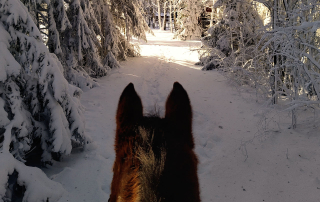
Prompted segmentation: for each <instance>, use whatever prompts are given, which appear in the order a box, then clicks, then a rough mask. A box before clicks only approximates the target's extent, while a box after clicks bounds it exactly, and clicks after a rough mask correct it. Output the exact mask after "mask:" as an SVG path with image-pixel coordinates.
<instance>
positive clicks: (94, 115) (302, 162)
mask: <svg viewBox="0 0 320 202" xmlns="http://www.w3.org/2000/svg"><path fill="white" fill-rule="evenodd" d="M155 34H156V37H153V36H148V39H149V42H148V43H147V44H146V43H144V42H140V43H141V46H140V47H141V55H142V56H141V57H138V58H129V59H128V61H125V62H122V63H121V65H122V68H120V69H115V70H112V71H111V72H110V74H109V75H108V76H107V77H105V78H102V79H99V83H100V85H101V86H100V87H97V88H94V89H92V90H90V91H88V92H85V93H84V94H83V96H82V103H83V105H84V106H85V108H86V112H85V118H86V128H87V133H88V134H89V135H91V136H92V138H93V140H94V143H93V144H90V145H89V146H88V148H87V149H86V151H84V152H80V151H79V152H76V151H75V152H74V153H73V154H72V155H71V156H69V157H67V158H64V159H63V161H62V162H57V163H55V165H54V166H52V167H51V168H50V169H49V170H47V171H46V173H47V174H48V175H49V176H51V178H52V179H54V180H55V181H58V182H60V183H61V184H62V185H63V187H64V188H65V190H66V193H65V194H64V195H63V197H62V198H61V200H60V201H107V200H108V198H109V194H110V183H111V180H112V164H113V161H114V156H115V154H114V150H113V144H114V135H115V112H116V107H117V103H118V99H119V96H120V94H121V92H122V90H123V89H124V87H125V86H126V85H127V84H128V83H129V82H132V83H133V84H134V86H135V89H136V91H137V92H138V94H139V95H140V97H141V99H142V102H143V106H144V112H145V113H148V112H150V111H152V110H154V107H155V105H156V106H157V107H158V109H160V114H161V115H163V114H164V104H165V101H166V98H167V96H168V94H169V92H170V90H171V89H172V85H173V82H175V81H178V82H180V83H181V84H182V85H183V86H184V88H185V89H186V90H187V92H188V94H189V97H190V99H191V104H192V107H193V117H194V119H193V133H194V138H195V143H196V153H197V155H198V158H199V160H200V165H199V170H198V175H199V179H200V186H201V190H200V191H201V199H202V201H204V202H207V201H219V202H220V201H226V202H231V201H239V202H242V201H243V202H257V201H271V202H276V201H281V202H286V201H288V202H289V201H290V202H295V201H296V202H298V201H319V200H320V158H319V156H320V152H319V144H320V139H319V137H318V136H316V135H314V136H313V135H309V136H308V137H306V136H304V135H301V133H299V132H297V131H292V130H288V129H283V130H281V131H280V132H274V133H271V134H270V133H269V134H268V135H263V136H260V137H259V138H256V139H255V140H254V141H253V142H252V143H250V144H247V145H246V147H244V146H242V147H241V145H242V143H243V142H244V141H247V140H250V139H252V138H253V137H254V135H256V134H257V132H258V126H259V124H260V123H259V120H260V119H259V117H257V116H256V114H257V112H258V110H259V104H257V103H255V99H254V97H253V98H252V99H251V98H250V95H246V96H243V94H240V93H239V92H238V90H237V89H236V88H235V87H232V86H231V85H229V84H228V82H227V81H226V79H225V78H224V77H223V76H221V75H220V74H219V73H218V72H216V71H209V72H204V71H201V70H200V69H199V68H200V67H198V66H195V65H193V64H194V63H195V62H197V60H198V57H197V52H196V51H190V49H191V48H195V47H198V46H199V45H200V43H199V42H198V41H188V42H183V41H176V40H172V39H171V38H172V35H171V33H168V32H160V31H155ZM284 124H286V123H284ZM245 154H248V156H247V157H248V158H247V157H246V155H245Z"/></svg>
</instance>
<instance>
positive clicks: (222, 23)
mask: <svg viewBox="0 0 320 202" xmlns="http://www.w3.org/2000/svg"><path fill="white" fill-rule="evenodd" d="M214 7H215V8H218V9H217V10H218V11H217V13H216V24H214V25H213V26H212V27H210V28H209V30H208V31H207V32H208V36H206V37H204V38H202V40H201V41H202V43H203V51H202V53H201V55H200V61H201V63H202V64H203V65H204V68H203V69H205V70H208V69H212V68H218V67H227V68H228V67H231V66H237V67H238V66H241V65H242V64H244V63H245V62H246V61H248V60H249V59H250V58H251V59H252V57H253V55H254V54H253V52H252V51H253V50H254V48H255V46H256V44H257V43H258V42H259V40H260V38H261V28H262V27H263V21H262V19H261V17H260V15H259V14H258V11H257V9H256V7H255V5H254V4H253V2H252V0H240V1H235V0H219V1H216V2H215V4H214Z"/></svg>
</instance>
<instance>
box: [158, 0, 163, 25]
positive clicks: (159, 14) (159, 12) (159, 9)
mask: <svg viewBox="0 0 320 202" xmlns="http://www.w3.org/2000/svg"><path fill="white" fill-rule="evenodd" d="M157 2H158V24H159V29H160V30H163V29H162V26H161V7H160V0H157Z"/></svg>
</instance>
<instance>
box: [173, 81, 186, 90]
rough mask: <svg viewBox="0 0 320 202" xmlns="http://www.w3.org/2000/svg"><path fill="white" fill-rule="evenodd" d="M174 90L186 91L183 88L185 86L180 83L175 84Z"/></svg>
mask: <svg viewBox="0 0 320 202" xmlns="http://www.w3.org/2000/svg"><path fill="white" fill-rule="evenodd" d="M173 89H175V90H183V91H185V90H184V88H183V86H182V85H181V84H180V83H179V82H178V81H176V82H174V84H173Z"/></svg>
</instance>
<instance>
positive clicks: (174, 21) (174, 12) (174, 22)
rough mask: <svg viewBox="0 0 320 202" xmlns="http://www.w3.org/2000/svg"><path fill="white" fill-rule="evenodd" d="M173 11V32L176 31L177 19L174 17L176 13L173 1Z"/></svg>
mask: <svg viewBox="0 0 320 202" xmlns="http://www.w3.org/2000/svg"><path fill="white" fill-rule="evenodd" d="M174 3H175V4H174V9H173V26H174V31H176V30H177V17H176V13H177V5H176V1H174Z"/></svg>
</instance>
